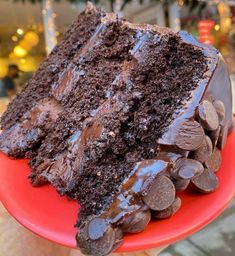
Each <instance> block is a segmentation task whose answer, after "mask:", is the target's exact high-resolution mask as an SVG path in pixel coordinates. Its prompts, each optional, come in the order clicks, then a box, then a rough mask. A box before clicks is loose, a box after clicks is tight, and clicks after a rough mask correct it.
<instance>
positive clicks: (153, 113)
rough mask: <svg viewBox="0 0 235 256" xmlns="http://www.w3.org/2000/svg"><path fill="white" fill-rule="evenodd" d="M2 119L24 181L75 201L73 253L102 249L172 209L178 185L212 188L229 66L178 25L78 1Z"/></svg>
mask: <svg viewBox="0 0 235 256" xmlns="http://www.w3.org/2000/svg"><path fill="white" fill-rule="evenodd" d="M1 126H2V129H3V132H2V134H1V137H0V148H1V150H2V151H3V152H5V153H6V154H8V155H9V156H11V157H15V158H21V157H26V158H30V166H31V169H32V171H31V174H30V179H31V181H32V184H33V185H34V186H39V185H43V184H46V183H50V184H52V185H53V186H54V187H55V188H56V190H57V191H58V192H59V193H60V194H61V195H66V196H68V197H69V198H73V199H76V200H78V202H79V204H80V205H81V210H80V212H79V218H78V222H77V227H78V233H77V236H76V240H77V243H78V246H79V247H80V249H81V251H82V252H83V253H84V254H88V255H96V256H99V255H107V254H109V253H110V252H112V251H113V250H114V249H115V248H116V247H117V246H118V245H119V244H120V243H121V241H122V238H123V234H124V233H125V232H128V233H136V232H141V231H143V230H144V229H145V227H146V225H147V224H148V223H149V221H150V220H151V218H157V219H162V218H168V217H170V216H172V215H173V214H174V213H175V212H176V211H177V210H178V209H179V208H180V205H181V201H180V198H179V197H178V196H177V191H182V190H185V189H187V187H188V186H189V185H190V187H193V189H195V191H198V192H201V193H209V192H212V191H214V190H215V189H216V188H217V186H218V179H217V177H216V171H217V170H218V169H219V166H220V163H221V153H220V152H221V149H223V147H224V145H225V143H226V138H227V134H228V133H229V132H231V129H232V98H231V85H230V80H229V75H228V72H227V68H226V65H225V63H224V60H223V58H222V56H221V55H220V54H219V52H218V51H217V50H216V49H215V48H213V47H211V46H207V45H204V44H201V43H199V42H197V41H196V40H195V39H194V38H193V37H192V36H191V35H189V34H187V33H186V32H182V31H180V32H178V33H176V32H173V31H172V30H170V29H168V28H161V27H158V26H156V25H137V24H131V23H129V22H127V21H125V20H124V19H119V18H118V17H117V16H116V15H115V14H107V13H105V12H103V11H101V10H98V9H96V8H95V7H93V6H92V5H91V4H88V6H87V7H86V9H85V10H84V11H83V12H82V13H81V14H80V15H79V17H78V19H77V20H76V21H75V22H74V23H73V24H72V26H71V27H70V28H69V30H68V31H67V33H66V34H65V37H64V39H63V40H62V42H61V43H60V44H59V45H58V46H56V47H55V48H54V50H53V51H52V53H51V54H50V55H49V56H48V58H47V59H46V60H45V61H44V62H43V63H42V64H41V65H40V67H39V69H38V71H37V72H36V73H35V75H34V77H33V78H32V79H31V80H30V81H29V82H28V83H27V84H26V85H25V87H24V89H23V90H22V91H21V92H20V93H19V94H18V95H17V96H16V97H15V99H14V100H13V101H12V102H11V103H10V104H9V106H8V109H7V111H6V112H5V113H4V115H3V117H2V119H1ZM159 232H160V231H159Z"/></svg>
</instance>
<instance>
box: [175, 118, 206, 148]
mask: <svg viewBox="0 0 235 256" xmlns="http://www.w3.org/2000/svg"><path fill="white" fill-rule="evenodd" d="M203 140H204V130H203V128H202V127H201V125H200V124H199V123H198V122H196V121H190V120H187V121H185V122H184V123H182V124H181V126H180V128H179V129H178V131H177V134H176V138H175V144H176V146H177V147H179V148H180V149H183V150H188V151H192V150H196V149H197V148H199V147H200V146H201V144H202V142H203Z"/></svg>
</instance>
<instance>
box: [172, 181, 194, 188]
mask: <svg viewBox="0 0 235 256" xmlns="http://www.w3.org/2000/svg"><path fill="white" fill-rule="evenodd" d="M172 181H173V183H174V185H175V189H176V191H184V190H185V189H187V187H188V185H189V183H190V180H183V179H173V180H172Z"/></svg>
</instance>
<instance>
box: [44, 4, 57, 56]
mask: <svg viewBox="0 0 235 256" xmlns="http://www.w3.org/2000/svg"><path fill="white" fill-rule="evenodd" d="M42 7H43V9H42V15H43V24H44V33H45V41H46V51H47V54H49V53H50V52H51V51H52V49H53V48H54V46H55V45H56V44H57V38H56V29H55V17H56V14H55V13H53V11H52V0H42Z"/></svg>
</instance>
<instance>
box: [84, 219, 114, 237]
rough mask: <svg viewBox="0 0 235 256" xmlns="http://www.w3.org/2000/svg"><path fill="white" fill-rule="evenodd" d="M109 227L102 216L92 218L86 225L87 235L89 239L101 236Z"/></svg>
mask: <svg viewBox="0 0 235 256" xmlns="http://www.w3.org/2000/svg"><path fill="white" fill-rule="evenodd" d="M108 228H109V223H108V221H107V220H106V219H104V218H94V219H92V220H91V221H90V223H89V225H88V235H89V237H90V239H91V240H97V239H99V238H101V237H102V236H103V235H104V234H105V232H106V230H107V229H108Z"/></svg>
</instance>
